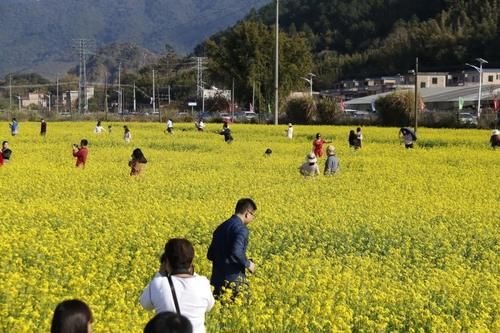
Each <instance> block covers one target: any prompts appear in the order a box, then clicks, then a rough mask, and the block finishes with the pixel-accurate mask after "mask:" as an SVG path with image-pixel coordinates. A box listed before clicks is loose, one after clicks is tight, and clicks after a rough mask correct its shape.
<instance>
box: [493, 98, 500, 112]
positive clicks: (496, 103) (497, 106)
mask: <svg viewBox="0 0 500 333" xmlns="http://www.w3.org/2000/svg"><path fill="white" fill-rule="evenodd" d="M493 110H495V111H499V110H500V101H499V100H498V99H497V96H493Z"/></svg>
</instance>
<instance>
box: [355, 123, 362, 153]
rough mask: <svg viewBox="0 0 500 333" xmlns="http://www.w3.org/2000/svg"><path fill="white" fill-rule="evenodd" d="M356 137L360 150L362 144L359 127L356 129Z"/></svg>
mask: <svg viewBox="0 0 500 333" xmlns="http://www.w3.org/2000/svg"><path fill="white" fill-rule="evenodd" d="M356 137H357V138H358V142H359V148H361V146H362V143H363V133H362V132H361V127H358V128H356Z"/></svg>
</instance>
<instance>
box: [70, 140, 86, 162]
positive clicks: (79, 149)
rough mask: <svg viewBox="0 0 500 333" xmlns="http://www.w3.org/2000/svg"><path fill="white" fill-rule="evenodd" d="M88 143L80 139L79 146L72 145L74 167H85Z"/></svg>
mask: <svg viewBox="0 0 500 333" xmlns="http://www.w3.org/2000/svg"><path fill="white" fill-rule="evenodd" d="M88 144H89V142H88V141H87V140H86V139H82V140H81V141H80V146H78V145H77V144H74V145H73V156H74V157H76V167H77V168H78V167H82V168H84V167H85V163H87V156H88V154H89V150H88V148H87V145H88Z"/></svg>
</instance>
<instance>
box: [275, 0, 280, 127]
mask: <svg viewBox="0 0 500 333" xmlns="http://www.w3.org/2000/svg"><path fill="white" fill-rule="evenodd" d="M279 30H280V28H279V0H276V52H275V53H276V54H275V56H276V58H275V64H274V90H275V92H274V125H278V111H279V93H278V90H279V78H278V74H279V73H278V70H279V33H280V32H279Z"/></svg>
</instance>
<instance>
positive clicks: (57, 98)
mask: <svg viewBox="0 0 500 333" xmlns="http://www.w3.org/2000/svg"><path fill="white" fill-rule="evenodd" d="M56 112H57V114H59V74H58V75H57V76H56Z"/></svg>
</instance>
